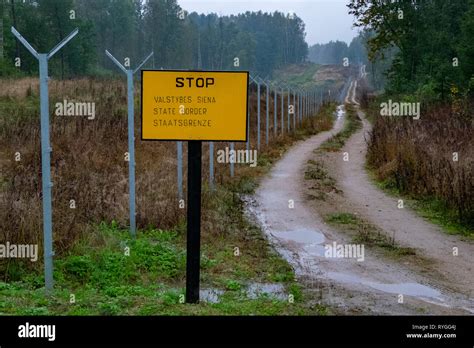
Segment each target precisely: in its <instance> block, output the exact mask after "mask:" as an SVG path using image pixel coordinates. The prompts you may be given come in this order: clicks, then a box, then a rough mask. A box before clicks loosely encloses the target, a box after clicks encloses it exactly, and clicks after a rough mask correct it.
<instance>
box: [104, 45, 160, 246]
mask: <svg viewBox="0 0 474 348" xmlns="http://www.w3.org/2000/svg"><path fill="white" fill-rule="evenodd" d="M105 54H107V56H108V57H109V58H110V59H111V60H112V61H113V62H114V63H115V65H117V66H118V67H119V68H120V70H122V71H123V72H124V73H125V74H126V75H127V105H128V156H129V162H128V182H129V190H130V193H129V210H130V234H131V235H132V237H135V235H136V221H135V165H136V164H135V125H134V119H135V115H134V98H133V97H134V91H133V75H134V74H135V73H136V72H137V71H138V70H140V68H141V67H142V66H143V65H144V64H145V63H146V62H147V61H148V59H150V58H151V57H152V56H153V52H151V53H150V54H149V55H148V57H146V58H145V60H143V62H142V63H141V64H140V65H139V66H138V67H137V68H136V69H135V70H132V69H125V67H124V66H123V65H122V64H120V62H119V61H118V60H117V59H116V58H115V57H114V56H113V55H112V54H110V52H109V51H107V50H105Z"/></svg>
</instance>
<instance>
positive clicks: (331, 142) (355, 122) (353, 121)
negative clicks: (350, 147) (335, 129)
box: [317, 105, 362, 152]
mask: <svg viewBox="0 0 474 348" xmlns="http://www.w3.org/2000/svg"><path fill="white" fill-rule="evenodd" d="M361 127H362V123H361V121H360V119H359V117H358V116H357V112H356V111H355V109H354V108H353V107H352V106H350V105H346V119H345V122H344V129H343V130H342V131H341V132H339V133H338V134H336V135H335V136H333V137H331V138H330V139H328V140H326V141H325V142H324V143H323V144H322V145H321V146H320V147H319V148H318V149H317V151H327V152H337V151H339V150H341V149H342V148H343V147H344V145H345V144H346V141H347V140H348V139H349V138H350V137H351V136H352V135H353V134H354V133H355V132H357V131H358V130H359V129H360V128H361Z"/></svg>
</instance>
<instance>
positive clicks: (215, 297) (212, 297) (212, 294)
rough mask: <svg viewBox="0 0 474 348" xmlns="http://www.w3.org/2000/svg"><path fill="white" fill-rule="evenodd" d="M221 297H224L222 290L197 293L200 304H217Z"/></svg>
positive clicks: (203, 290)
mask: <svg viewBox="0 0 474 348" xmlns="http://www.w3.org/2000/svg"><path fill="white" fill-rule="evenodd" d="M222 295H224V290H219V289H201V291H199V299H200V301H202V302H208V303H219V302H220V297H221V296H222Z"/></svg>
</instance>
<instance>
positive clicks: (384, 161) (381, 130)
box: [367, 103, 474, 231]
mask: <svg viewBox="0 0 474 348" xmlns="http://www.w3.org/2000/svg"><path fill="white" fill-rule="evenodd" d="M376 104H377V103H376ZM471 110H472V108H467V109H466V111H465V112H463V113H459V112H454V111H453V108H452V107H449V106H443V107H434V108H431V109H428V110H425V111H424V112H422V115H421V119H420V120H413V119H411V118H408V117H399V118H390V117H382V116H376V117H375V121H374V127H373V131H372V133H371V134H370V139H369V149H368V154H367V159H368V163H369V165H370V166H372V167H373V168H375V170H376V174H377V176H378V178H379V179H381V180H383V181H385V183H386V184H387V185H388V186H389V187H391V188H395V189H396V190H398V191H399V192H401V193H403V194H408V195H412V196H415V197H417V198H426V199H434V200H437V201H440V202H442V204H443V205H444V209H445V210H446V212H452V213H453V214H454V215H455V218H456V219H457V221H458V222H459V223H461V224H462V225H465V226H467V227H468V228H470V229H471V230H472V231H474V126H473V125H474V124H473V122H474V118H473V113H472V111H471ZM379 111H380V109H378V108H377V105H375V109H374V110H373V112H372V114H375V113H377V112H379ZM453 153H458V161H455V160H454V159H455V158H454V157H453Z"/></svg>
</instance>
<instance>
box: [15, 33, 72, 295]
mask: <svg viewBox="0 0 474 348" xmlns="http://www.w3.org/2000/svg"><path fill="white" fill-rule="evenodd" d="M11 32H12V34H13V35H15V37H16V38H17V39H18V40H19V41H20V42H21V43H22V44H23V46H25V48H26V49H27V50H28V51H29V52H30V53H31V54H32V55H33V56H34V57H35V58H36V59H37V60H38V62H39V75H40V76H39V80H40V125H41V181H42V185H41V187H42V190H43V244H44V245H43V248H44V280H45V289H46V293H47V294H49V293H51V291H52V290H53V286H54V277H53V256H54V251H53V207H52V195H51V191H52V187H53V183H52V182H51V152H52V148H51V142H50V134H49V91H48V81H49V77H48V60H49V59H51V58H52V57H53V56H54V55H55V54H56V53H57V52H58V51H59V50H60V49H61V48H63V47H64V45H66V44H67V43H68V42H69V41H71V40H72V39H73V38H74V36H76V35H77V34H78V33H79V29H75V30H74V31H72V32H71V33H70V34H69V35H68V36H66V38H64V39H63V40H62V41H61V42H60V43H58V44H57V45H56V46H55V47H54V48H53V49H52V50H51V51H50V52H49V53H38V52H36V50H35V49H34V48H33V47H32V46H31V45H30V44H29V42H28V41H26V39H25V38H23V36H21V34H20V33H19V32H18V31H17V30H16V29H15V28H14V27H11Z"/></svg>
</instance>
